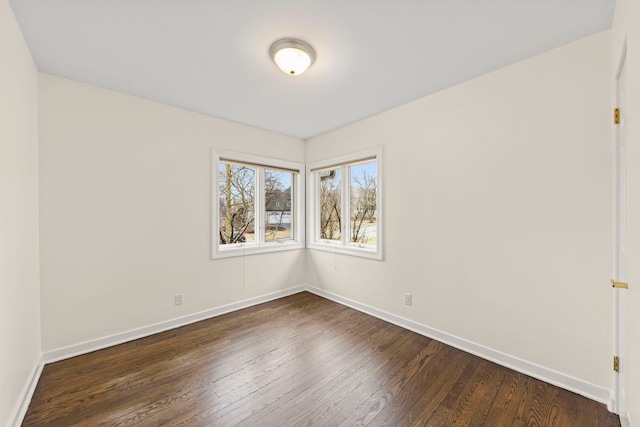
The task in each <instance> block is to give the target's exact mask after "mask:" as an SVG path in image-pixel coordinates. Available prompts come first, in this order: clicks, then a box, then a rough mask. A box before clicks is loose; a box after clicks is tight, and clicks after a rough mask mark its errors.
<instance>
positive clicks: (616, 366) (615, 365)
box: [613, 356, 620, 372]
mask: <svg viewBox="0 0 640 427" xmlns="http://www.w3.org/2000/svg"><path fill="white" fill-rule="evenodd" d="M613 370H614V371H616V372H620V358H619V357H618V356H613Z"/></svg>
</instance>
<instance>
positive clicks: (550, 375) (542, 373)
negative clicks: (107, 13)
mask: <svg viewBox="0 0 640 427" xmlns="http://www.w3.org/2000/svg"><path fill="white" fill-rule="evenodd" d="M303 291H309V292H311V293H314V294H316V295H318V296H321V297H323V298H327V299H329V300H331V301H334V302H337V303H339V304H342V305H345V306H347V307H351V308H353V309H355V310H358V311H361V312H363V313H366V314H369V315H371V316H374V317H377V318H379V319H381V320H384V321H386V322H389V323H393V324H394V325H397V326H400V327H402V328H404V329H408V330H410V331H413V332H416V333H418V334H420V335H424V336H426V337H429V338H432V339H435V340H437V341H440V342H442V343H444V344H447V345H450V346H452V347H455V348H457V349H460V350H463V351H466V352H467V353H471V354H473V355H476V356H478V357H481V358H483V359H486V360H489V361H492V362H495V363H497V364H499V365H502V366H505V367H507V368H510V369H513V370H515V371H518V372H521V373H523V374H525V375H529V376H531V377H534V378H537V379H539V380H542V381H545V382H547V383H550V384H553V385H556V386H558V387H561V388H564V389H566V390H569V391H572V392H574V393H577V394H580V395H582V396H585V397H587V398H589V399H592V400H595V401H597V402H601V403H604V404H607V405H610V404H611V390H609V389H606V388H604V387H601V386H598V385H595V384H592V383H589V382H587V381H583V380H581V379H579V378H575V377H572V376H570V375H567V374H564V373H562V372H558V371H555V370H553V369H549V368H546V367H544V366H540V365H537V364H535V363H531V362H528V361H526V360H523V359H520V358H518V357H514V356H511V355H509V354H506V353H503V352H500V351H497V350H494V349H491V348H489V347H485V346H483V345H481V344H477V343H474V342H472V341H468V340H466V339H464V338H460V337H457V336H455V335H452V334H449V333H447V332H443V331H440V330H438V329H434V328H431V327H429V326H425V325H423V324H420V323H417V322H414V321H412V320H409V319H406V318H404V317H401V316H397V315H395V314H392V313H389V312H386V311H383V310H380V309H377V308H375V307H372V306H369V305H366V304H362V303H359V302H357V301H354V300H351V299H349V298H345V297H342V296H340V295H337V294H334V293H332V292H328V291H325V290H323V289H319V288H316V287H315V286H311V285H308V284H305V285H300V286H296V287H293V288H289V289H285V290H282V291H277V292H272V293H269V294H266V295H262V296H258V297H254V298H249V299H247V300H243V301H239V302H236V303H232V304H227V305H224V306H221V307H217V308H212V309H209V310H205V311H201V312H199V313H194V314H190V315H187V316H183V317H179V318H176V319H172V320H167V321H164V322H160V323H156V324H153V325H149V326H145V327H142V328H137V329H133V330H130V331H126V332H122V333H118V334H114V335H110V336H106V337H102V338H98V339H95V340H90V341H86V342H83V343H79V344H75V345H72V346H68V347H64V348H60V349H56V350H52V351H48V352H46V353H44V354H43V361H44V363H52V362H56V361H59V360H63V359H68V358H70V357H74V356H78V355H81V354H86V353H90V352H92V351H96V350H100V349H103V348H107V347H111V346H114V345H118V344H122V343H124V342H128V341H132V340H136V339H138V338H143V337H146V336H149V335H153V334H157V333H159V332H164V331H167V330H169V329H174V328H178V327H180V326H185V325H188V324H191V323H195V322H199V321H201V320H205V319H209V318H212V317H215V316H220V315H222V314H225V313H229V312H232V311H236V310H240V309H243V308H247V307H251V306H253V305H257V304H262V303H264V302H268V301H272V300H275V299H278V298H282V297H286V296H289V295H293V294H296V293H299V292H303ZM41 370H42V368H40V371H41ZM38 377H39V373H38ZM36 383H37V379H36ZM34 387H35V384H34ZM32 393H33V392H32ZM30 397H31V395H29V399H27V401H26V402H27V405H28V403H29V400H30ZM24 409H25V411H26V407H25V408H24ZM23 416H24V414H23Z"/></svg>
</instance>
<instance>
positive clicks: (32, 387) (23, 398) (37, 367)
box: [8, 356, 44, 427]
mask: <svg viewBox="0 0 640 427" xmlns="http://www.w3.org/2000/svg"><path fill="white" fill-rule="evenodd" d="M42 368H44V362H43V361H42V356H40V357H38V360H36V363H35V364H34V365H33V368H31V372H30V373H29V377H28V378H27V382H26V383H25V384H24V387H22V392H21V393H20V396H19V399H18V402H17V403H16V406H15V408H14V410H13V413H12V414H11V417H10V418H9V424H8V426H9V427H20V425H22V421H23V420H24V416H25V415H26V414H27V409H29V403H31V398H32V397H33V393H34V392H35V391H36V386H37V385H38V380H39V379H40V375H41V374H42Z"/></svg>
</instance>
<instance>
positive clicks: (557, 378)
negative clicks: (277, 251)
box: [305, 285, 611, 404]
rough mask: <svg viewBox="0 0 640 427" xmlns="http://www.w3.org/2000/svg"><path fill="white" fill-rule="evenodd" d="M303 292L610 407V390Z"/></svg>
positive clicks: (369, 309)
mask: <svg viewBox="0 0 640 427" xmlns="http://www.w3.org/2000/svg"><path fill="white" fill-rule="evenodd" d="M305 289H306V290H307V291H309V292H311V293H314V294H316V295H318V296H321V297H323V298H327V299H329V300H331V301H334V302H337V303H339V304H342V305H345V306H347V307H351V308H353V309H355V310H358V311H361V312H363V313H366V314H369V315H371V316H374V317H377V318H379V319H381V320H384V321H386V322H389V323H393V324H394V325H397V326H400V327H402V328H404V329H408V330H410V331H413V332H415V333H418V334H420V335H424V336H425V337H428V338H432V339H434V340H437V341H440V342H441V343H444V344H447V345H450V346H451V347H455V348H457V349H460V350H462V351H466V352H467V353H471V354H473V355H476V356H478V357H481V358H483V359H486V360H489V361H491V362H495V363H497V364H499V365H502V366H505V367H507V368H510V369H513V370H514V371H518V372H521V373H523V374H525V375H529V376H531V377H534V378H537V379H539V380H542V381H544V382H547V383H550V384H553V385H555V386H558V387H561V388H564V389H566V390H569V391H572V392H574V393H577V394H580V395H582V396H584V397H587V398H589V399H591V400H595V401H597V402H600V403H604V404H610V402H611V390H609V389H607V388H604V387H600V386H598V385H595V384H592V383H589V382H587V381H583V380H581V379H579V378H575V377H572V376H570V375H567V374H564V373H562V372H558V371H555V370H553V369H549V368H545V367H544V366H540V365H537V364H535V363H531V362H528V361H526V360H523V359H520V358H518V357H514V356H511V355H509V354H506V353H503V352H500V351H497V350H494V349H491V348H489V347H485V346H483V345H481V344H477V343H474V342H472V341H468V340H466V339H464V338H460V337H457V336H455V335H451V334H449V333H447V332H443V331H440V330H438V329H434V328H431V327H429V326H425V325H422V324H420V323H417V322H414V321H413V320H409V319H406V318H404V317H401V316H397V315H395V314H392V313H389V312H386V311H383V310H379V309H377V308H375V307H371V306H369V305H366V304H362V303H359V302H357V301H354V300H352V299H349V298H345V297H343V296H340V295H337V294H334V293H332V292H327V291H325V290H323V289H319V288H316V287H314V286H311V285H307V286H306V287H305Z"/></svg>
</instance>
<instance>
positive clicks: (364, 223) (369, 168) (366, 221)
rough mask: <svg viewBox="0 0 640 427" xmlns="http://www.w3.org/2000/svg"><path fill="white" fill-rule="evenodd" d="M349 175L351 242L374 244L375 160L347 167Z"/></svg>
mask: <svg viewBox="0 0 640 427" xmlns="http://www.w3.org/2000/svg"><path fill="white" fill-rule="evenodd" d="M349 175H350V177H351V209H350V210H349V212H350V213H351V218H350V221H349V227H350V230H351V242H353V243H360V244H363V245H375V244H376V239H377V231H378V226H377V205H376V191H377V188H378V178H377V177H378V173H377V165H376V162H375V161H374V162H367V163H361V164H357V165H353V166H350V167H349Z"/></svg>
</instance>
